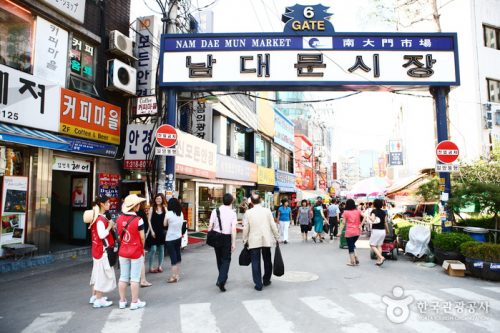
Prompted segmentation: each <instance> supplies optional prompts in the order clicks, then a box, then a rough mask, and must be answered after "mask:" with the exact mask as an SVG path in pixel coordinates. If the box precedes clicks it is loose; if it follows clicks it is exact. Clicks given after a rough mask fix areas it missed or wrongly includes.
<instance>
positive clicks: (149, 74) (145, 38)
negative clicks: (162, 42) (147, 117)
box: [135, 15, 162, 96]
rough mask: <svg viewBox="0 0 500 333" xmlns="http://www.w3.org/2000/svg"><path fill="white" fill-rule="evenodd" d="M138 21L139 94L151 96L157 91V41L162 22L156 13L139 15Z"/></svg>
mask: <svg viewBox="0 0 500 333" xmlns="http://www.w3.org/2000/svg"><path fill="white" fill-rule="evenodd" d="M136 22H137V23H136V27H135V29H136V40H135V51H136V54H137V58H138V59H137V61H136V65H135V68H136V69H137V96H151V95H155V93H156V90H155V86H156V68H157V67H156V66H157V64H158V59H159V57H160V52H159V50H158V46H157V45H158V44H157V41H158V38H159V37H160V29H161V27H162V23H161V21H160V18H159V17H158V16H154V15H151V16H143V17H139V18H137V20H136Z"/></svg>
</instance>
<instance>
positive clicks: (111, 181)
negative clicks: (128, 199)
mask: <svg viewBox="0 0 500 333" xmlns="http://www.w3.org/2000/svg"><path fill="white" fill-rule="evenodd" d="M104 195H105V196H107V197H109V198H110V199H109V202H110V206H109V213H110V214H111V216H112V217H113V218H116V216H117V215H118V212H119V211H120V209H121V207H120V175H119V174H113V173H100V174H99V196H104Z"/></svg>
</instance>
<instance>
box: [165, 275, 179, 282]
mask: <svg viewBox="0 0 500 333" xmlns="http://www.w3.org/2000/svg"><path fill="white" fill-rule="evenodd" d="M176 282H179V277H178V276H171V277H170V279H168V280H167V283H176Z"/></svg>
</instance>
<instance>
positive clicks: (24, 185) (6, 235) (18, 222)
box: [0, 176, 28, 254]
mask: <svg viewBox="0 0 500 333" xmlns="http://www.w3.org/2000/svg"><path fill="white" fill-rule="evenodd" d="M0 185H1V188H2V192H1V194H2V207H1V214H2V215H1V217H2V223H1V225H0V235H1V237H0V245H4V244H14V243H24V230H25V228H26V209H27V202H28V195H27V193H28V177H18V176H4V177H3V178H2V180H1V181H0ZM0 252H1V251H0ZM0 254H1V253H0Z"/></svg>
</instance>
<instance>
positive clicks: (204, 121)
mask: <svg viewBox="0 0 500 333" xmlns="http://www.w3.org/2000/svg"><path fill="white" fill-rule="evenodd" d="M212 114H213V112H212V106H211V105H209V104H207V103H198V102H197V101H194V102H193V112H192V127H191V133H193V135H194V136H196V137H198V138H200V139H203V140H207V141H210V142H211V141H212Z"/></svg>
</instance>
